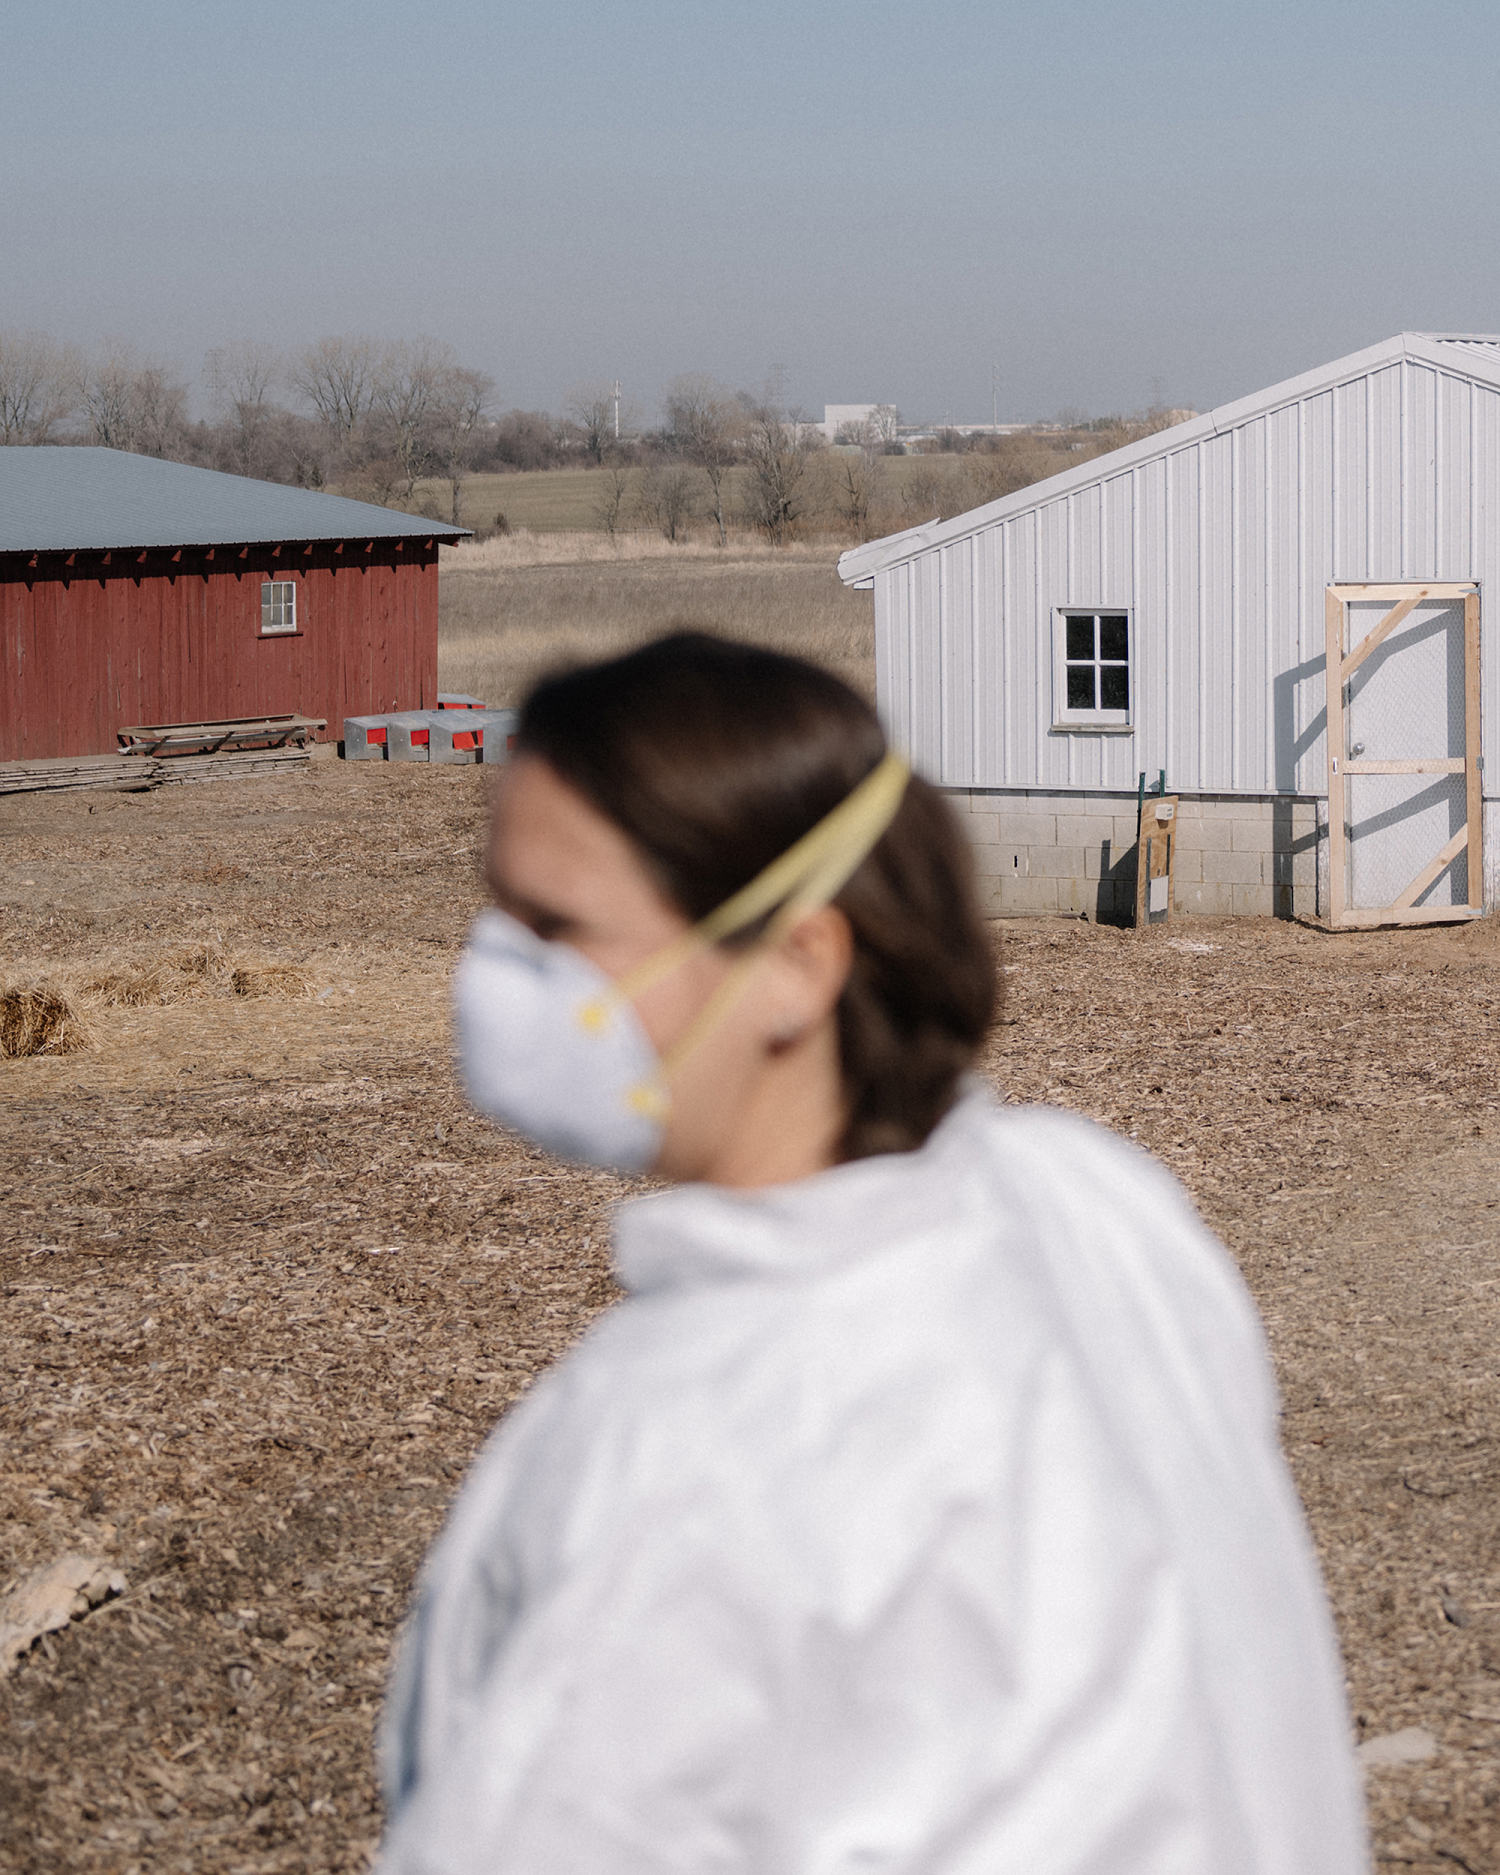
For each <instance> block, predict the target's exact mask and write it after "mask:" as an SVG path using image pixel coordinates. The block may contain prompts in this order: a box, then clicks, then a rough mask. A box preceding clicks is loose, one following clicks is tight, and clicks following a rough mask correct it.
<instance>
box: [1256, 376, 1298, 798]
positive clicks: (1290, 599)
mask: <svg viewBox="0 0 1500 1875" xmlns="http://www.w3.org/2000/svg"><path fill="white" fill-rule="evenodd" d="M1301 452H1302V411H1301V409H1300V407H1299V406H1297V405H1295V404H1294V405H1293V406H1292V407H1291V408H1290V409H1287V410H1278V411H1275V412H1274V413H1273V414H1272V415H1271V416H1269V417H1267V418H1266V421H1265V515H1264V541H1265V557H1264V561H1263V567H1264V574H1265V644H1264V656H1265V663H1264V667H1263V670H1262V673H1261V681H1262V683H1263V684H1264V696H1263V698H1262V721H1263V725H1264V731H1265V736H1266V742H1265V745H1264V756H1263V766H1262V772H1263V773H1264V774H1266V775H1267V776H1268V777H1269V783H1270V786H1271V787H1272V788H1275V789H1277V790H1280V791H1283V792H1289V791H1290V790H1292V789H1294V788H1295V787H1296V785H1297V741H1298V736H1299V733H1300V730H1301V723H1300V721H1299V719H1298V704H1299V695H1298V693H1299V690H1300V689H1302V688H1305V686H1303V685H1300V684H1299V683H1298V676H1299V673H1298V671H1297V669H1296V666H1297V663H1298V660H1299V657H1300V650H1299V647H1300V644H1301V637H1302V605H1303V599H1302V531H1301V526H1300V516H1301V509H1302V504H1301V500H1300V495H1301V486H1300V479H1299V471H1300V466H1301Z"/></svg>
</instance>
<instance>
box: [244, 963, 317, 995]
mask: <svg viewBox="0 0 1500 1875" xmlns="http://www.w3.org/2000/svg"><path fill="white" fill-rule="evenodd" d="M228 974H229V987H230V989H231V990H232V991H233V992H234V994H235V995H236V996H286V997H297V996H306V995H308V994H309V993H310V992H311V990H312V979H311V978H310V977H309V976H308V974H307V972H306V971H305V970H303V969H301V968H300V967H299V966H298V965H297V964H288V963H280V962H277V961H274V960H271V959H261V958H251V957H242V958H240V959H239V960H238V961H237V962H233V963H231V964H230V966H229V972H228Z"/></svg>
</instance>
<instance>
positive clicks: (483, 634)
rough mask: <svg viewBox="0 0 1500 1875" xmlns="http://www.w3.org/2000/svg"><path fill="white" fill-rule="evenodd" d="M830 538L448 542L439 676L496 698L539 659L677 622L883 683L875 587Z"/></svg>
mask: <svg viewBox="0 0 1500 1875" xmlns="http://www.w3.org/2000/svg"><path fill="white" fill-rule="evenodd" d="M837 555H838V550H837V549H836V548H834V547H827V546H825V547H817V548H814V547H799V548H792V549H789V550H784V551H781V552H777V551H775V550H773V549H771V548H768V547H763V546H759V545H756V546H755V547H753V548H750V549H748V550H746V549H744V548H742V547H741V546H740V545H738V544H735V545H732V546H731V547H730V548H729V549H728V550H727V551H723V552H721V551H720V550H719V549H718V548H715V547H705V546H703V545H701V544H697V543H694V544H691V545H688V546H681V547H676V548H670V547H668V546H667V543H666V542H665V541H663V540H661V539H660V538H659V537H654V538H653V537H650V536H638V537H631V538H629V539H628V540H625V541H623V542H622V543H621V544H620V546H619V547H618V549H611V548H610V546H609V545H608V543H607V542H605V541H603V540H602V539H601V538H599V537H597V536H596V537H594V538H592V539H590V538H588V537H586V536H576V535H575V536H571V537H569V536H562V535H554V536H552V537H551V539H550V540H548V541H540V540H538V539H536V538H535V537H528V538H522V539H511V540H491V541H486V542H483V543H479V544H475V545H470V546H463V547H457V548H453V549H451V550H450V551H449V552H448V553H446V554H445V555H444V559H443V573H442V580H441V582H440V587H439V593H440V600H439V603H440V607H441V613H440V618H441V625H440V638H439V649H438V681H439V683H440V685H441V687H442V688H443V689H444V690H461V691H467V692H469V693H470V694H471V695H473V696H477V697H482V698H483V699H484V700H485V702H487V703H489V704H491V705H506V704H511V703H515V702H518V701H519V700H520V699H521V697H522V696H524V694H525V692H526V690H527V689H528V688H529V686H530V685H531V684H532V683H533V682H534V681H535V679H536V678H537V677H539V676H540V675H541V674H542V673H543V672H544V671H547V670H551V669H555V668H556V667H557V666H559V665H564V664H569V663H578V662H582V661H583V660H585V659H589V658H596V657H607V656H610V655H611V654H613V653H616V652H619V651H624V650H627V649H629V648H630V647H631V646H633V645H638V644H641V643H644V642H645V641H646V640H647V639H649V638H654V637H657V636H659V635H660V634H661V633H662V632H665V631H671V630H674V629H678V628H681V627H683V626H694V627H698V628H701V629H702V630H705V631H712V632H718V633H720V634H722V635H723V636H724V637H727V638H738V639H743V640H745V641H747V642H749V643H752V644H761V645H769V646H771V647H772V648H774V649H776V650H779V651H792V652H796V653H797V654H798V655H800V656H802V657H807V658H811V659H813V660H814V662H816V663H819V664H822V665H825V666H827V668H828V669H830V670H833V671H836V672H837V673H838V675H839V676H841V677H842V678H844V679H845V681H846V682H848V683H850V684H852V685H853V686H854V687H855V689H857V690H859V691H861V692H863V693H864V694H865V695H873V693H874V687H875V627H874V614H873V610H872V608H871V604H870V597H869V594H868V593H863V592H851V591H850V590H849V589H848V588H847V587H845V586H844V585H843V584H842V582H841V581H840V579H839V577H838V574H837V572H836V571H835V567H834V563H835V560H836V559H837Z"/></svg>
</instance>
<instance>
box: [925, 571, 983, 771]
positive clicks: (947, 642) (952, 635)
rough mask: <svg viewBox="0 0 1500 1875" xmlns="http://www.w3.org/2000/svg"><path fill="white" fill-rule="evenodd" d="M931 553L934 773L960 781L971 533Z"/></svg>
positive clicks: (966, 746)
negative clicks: (936, 677)
mask: <svg viewBox="0 0 1500 1875" xmlns="http://www.w3.org/2000/svg"><path fill="white" fill-rule="evenodd" d="M935 557H936V559H937V562H938V573H939V594H940V597H939V604H940V606H941V618H940V620H939V625H940V649H941V655H942V678H941V681H942V692H943V716H942V737H943V746H942V762H941V767H940V769H939V774H940V776H941V779H942V780H943V781H945V782H949V783H951V784H953V785H962V784H965V783H972V782H973V780H974V670H975V661H974V618H975V612H974V562H975V554H974V537H973V536H972V535H970V536H968V537H967V538H966V539H964V540H955V541H953V542H952V543H951V544H950V545H948V546H946V547H944V548H942V549H941V551H940V552H939V553H938V554H937V555H936V556H935Z"/></svg>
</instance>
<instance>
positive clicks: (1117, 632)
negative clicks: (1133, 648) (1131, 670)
mask: <svg viewBox="0 0 1500 1875" xmlns="http://www.w3.org/2000/svg"><path fill="white" fill-rule="evenodd" d="M1099 655H1100V657H1101V658H1113V659H1117V660H1118V661H1119V662H1120V663H1121V664H1123V663H1124V662H1125V660H1126V658H1128V657H1129V656H1130V629H1129V624H1128V621H1127V620H1126V618H1125V615H1124V613H1123V612H1105V613H1102V614H1101V615H1100V619H1099Z"/></svg>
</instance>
